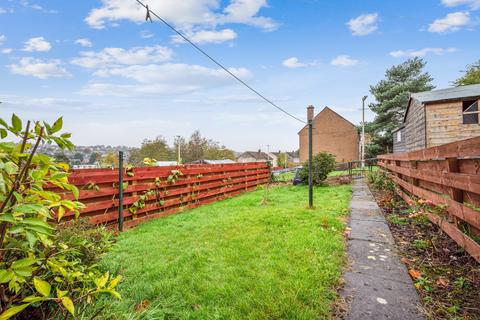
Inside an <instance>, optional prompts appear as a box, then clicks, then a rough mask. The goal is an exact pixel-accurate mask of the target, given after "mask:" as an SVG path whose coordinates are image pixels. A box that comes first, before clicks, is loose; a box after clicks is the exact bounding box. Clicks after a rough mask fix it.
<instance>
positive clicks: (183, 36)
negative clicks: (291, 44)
mask: <svg viewBox="0 0 480 320" xmlns="http://www.w3.org/2000/svg"><path fill="white" fill-rule="evenodd" d="M136 1H137V2H138V4H140V5H141V6H142V7H144V8H145V9H146V10H147V16H149V13H151V14H152V15H154V16H155V17H156V18H157V19H158V20H160V21H161V22H163V23H164V24H165V25H166V26H167V27H169V28H170V29H172V31H173V32H175V33H176V34H178V35H179V36H180V37H181V38H182V39H183V40H185V41H186V42H188V43H189V44H191V45H192V46H193V47H194V48H195V49H197V50H198V51H199V52H200V53H202V54H203V55H204V56H205V57H207V58H208V59H210V60H211V61H212V62H213V63H215V64H216V65H217V66H219V67H220V68H221V69H223V70H224V71H225V72H226V73H228V74H229V75H230V76H232V77H233V78H234V79H236V80H237V81H238V82H240V83H241V84H242V85H244V86H245V87H247V88H248V89H249V90H250V91H252V92H253V93H255V94H256V95H257V96H259V97H260V98H262V99H263V100H265V101H266V102H267V103H269V104H271V105H272V106H273V107H275V108H277V109H278V110H280V111H281V112H283V113H285V114H286V115H288V116H289V117H291V118H293V119H295V120H297V121H300V122H301V123H304V124H306V122H305V121H303V120H301V119H300V118H298V117H296V116H294V115H293V114H291V113H289V112H288V111H287V110H285V109H283V108H282V107H280V106H278V105H277V104H276V103H274V102H273V101H272V100H270V99H268V98H267V97H265V96H264V95H263V94H261V93H260V92H258V91H257V90H255V89H254V88H252V87H251V86H250V85H249V84H248V83H246V82H245V81H243V80H242V79H240V78H239V77H237V76H236V75H235V74H234V73H233V72H231V71H230V70H228V68H226V67H224V66H223V64H221V63H220V62H218V61H217V60H216V59H215V58H213V57H212V56H211V55H209V54H208V53H207V52H205V51H204V50H203V49H202V48H200V47H199V46H197V45H196V44H195V43H193V42H192V41H191V40H190V39H188V38H187V37H186V36H185V35H184V34H183V33H181V32H180V31H178V30H177V29H176V28H175V27H174V26H172V25H171V24H170V23H168V22H167V21H165V20H164V19H163V18H162V17H160V16H159V15H157V14H156V13H155V12H154V11H152V10H151V9H149V8H148V6H147V5H145V4H144V3H143V2H142V1H140V0H136Z"/></svg>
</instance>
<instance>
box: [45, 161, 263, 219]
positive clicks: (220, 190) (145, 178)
mask: <svg viewBox="0 0 480 320" xmlns="http://www.w3.org/2000/svg"><path fill="white" fill-rule="evenodd" d="M173 170H178V171H180V172H181V173H182V175H180V176H178V180H177V181H175V182H169V181H167V180H168V177H169V176H170V175H172V174H173V173H172V171H173ZM129 172H132V173H133V176H128V175H127V174H126V172H125V173H124V180H125V181H128V182H129V185H128V187H127V188H125V189H124V201H123V204H124V207H123V210H122V211H123V216H124V219H125V226H127V227H128V226H134V225H136V224H138V223H140V222H143V221H146V220H149V219H153V218H156V217H162V216H166V215H169V214H173V213H178V212H181V211H183V210H184V209H189V208H195V207H198V206H201V205H203V204H207V203H212V202H216V201H220V200H223V199H227V198H231V197H233V196H235V195H238V194H241V193H244V192H247V191H251V190H254V189H255V188H256V187H257V186H259V185H262V184H265V183H268V181H269V179H270V169H269V166H268V164H266V163H264V162H255V163H235V164H222V165H186V166H170V167H147V168H133V169H131V170H129ZM156 178H160V183H155V179H156ZM69 182H70V183H72V184H74V185H76V186H77V187H78V188H79V189H80V195H79V200H80V201H82V202H83V203H84V204H85V205H86V208H85V209H83V210H81V212H80V216H81V217H84V218H86V219H88V221H89V222H90V223H92V224H102V225H107V226H109V227H115V226H116V223H117V219H118V209H119V208H118V205H119V201H118V169H116V170H111V169H93V170H92V169H83V170H74V171H73V172H72V173H71V175H70V177H69ZM47 188H50V190H54V191H56V192H58V193H60V194H62V196H63V197H64V198H65V199H70V200H71V199H73V195H72V194H67V193H65V191H64V190H59V189H58V188H56V187H54V186H50V187H47ZM87 188H88V189H87ZM148 191H152V193H153V195H150V196H147V197H145V199H144V206H143V207H142V208H140V207H138V208H137V211H136V212H135V213H132V212H131V211H130V209H129V208H130V207H131V206H132V204H133V203H134V202H136V201H138V200H139V197H140V196H142V195H144V194H145V193H146V192H148ZM72 218H73V212H67V213H66V214H65V216H64V219H65V220H68V219H72Z"/></svg>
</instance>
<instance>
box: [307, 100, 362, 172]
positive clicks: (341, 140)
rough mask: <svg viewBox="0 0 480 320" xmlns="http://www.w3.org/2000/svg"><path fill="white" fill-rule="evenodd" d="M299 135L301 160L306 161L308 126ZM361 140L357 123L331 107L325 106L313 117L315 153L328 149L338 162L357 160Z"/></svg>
mask: <svg viewBox="0 0 480 320" xmlns="http://www.w3.org/2000/svg"><path fill="white" fill-rule="evenodd" d="M298 136H299V139H300V161H301V162H304V161H306V160H308V126H305V127H304V128H303V129H302V130H300V131H299V132H298ZM359 142H360V138H359V134H358V130H357V128H356V127H355V125H354V124H353V123H351V122H350V121H348V120H347V119H345V118H343V117H342V116H341V115H339V114H338V113H336V112H335V111H333V110H332V109H330V108H329V107H325V108H324V109H323V110H322V111H320V113H318V114H317V115H316V116H315V117H314V118H313V128H312V143H313V145H312V147H313V155H315V154H317V153H320V152H322V151H326V152H329V153H331V154H333V155H334V156H335V159H336V160H337V162H348V161H357V160H358V159H359V152H358V146H359Z"/></svg>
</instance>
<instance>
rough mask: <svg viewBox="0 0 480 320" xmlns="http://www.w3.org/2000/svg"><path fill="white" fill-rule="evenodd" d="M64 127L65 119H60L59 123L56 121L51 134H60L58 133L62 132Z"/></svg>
mask: <svg viewBox="0 0 480 320" xmlns="http://www.w3.org/2000/svg"><path fill="white" fill-rule="evenodd" d="M62 127H63V118H62V117H60V118H58V119H57V121H55V122H54V123H53V126H52V129H51V132H50V133H51V134H52V133H55V132H58V131H60V130H62Z"/></svg>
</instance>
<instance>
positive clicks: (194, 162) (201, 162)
mask: <svg viewBox="0 0 480 320" xmlns="http://www.w3.org/2000/svg"><path fill="white" fill-rule="evenodd" d="M231 163H235V161H233V160H230V159H222V160H208V159H202V160H196V161H192V162H189V164H231Z"/></svg>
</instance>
